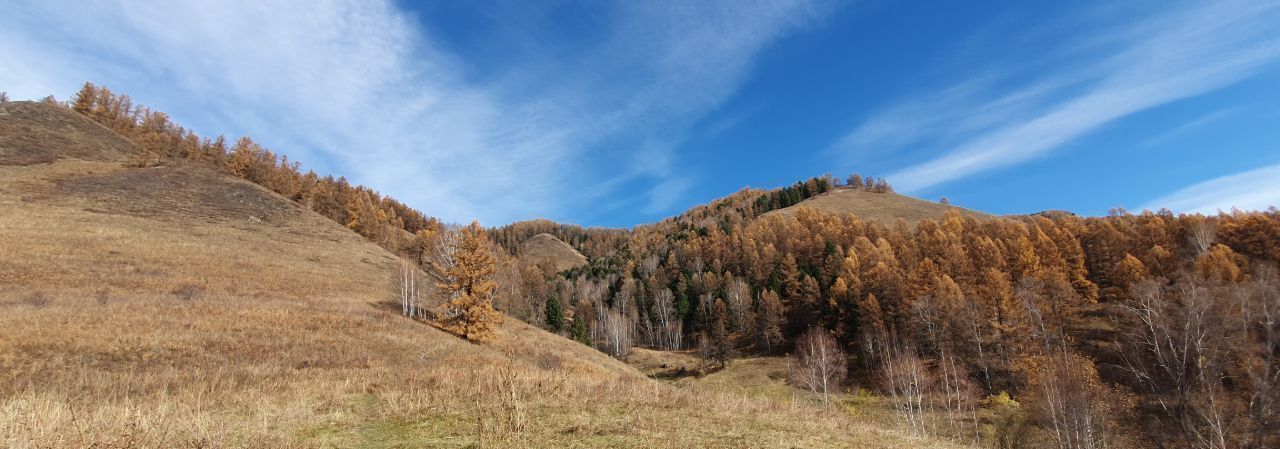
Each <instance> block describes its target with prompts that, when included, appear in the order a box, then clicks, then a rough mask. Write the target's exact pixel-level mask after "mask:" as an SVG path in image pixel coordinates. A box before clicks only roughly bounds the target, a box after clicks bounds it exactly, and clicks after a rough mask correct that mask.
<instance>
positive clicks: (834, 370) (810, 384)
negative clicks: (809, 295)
mask: <svg viewBox="0 0 1280 449" xmlns="http://www.w3.org/2000/svg"><path fill="white" fill-rule="evenodd" d="M787 366H788V371H789V374H790V377H791V382H792V383H794V384H796V385H797V386H799V387H801V388H804V389H805V390H808V391H809V392H810V393H812V394H813V395H814V396H817V397H820V398H822V404H823V405H828V404H830V403H831V394H832V393H836V392H839V391H840V384H841V383H842V382H844V378H845V374H846V373H847V372H846V370H847V369H848V359H847V357H845V354H844V351H843V350H841V349H840V344H839V343H837V342H836V339H835V338H834V337H832V336H831V334H830V333H829V332H827V331H826V330H825V329H822V328H819V327H813V328H810V329H809V330H808V331H806V332H805V333H804V334H803V335H801V336H800V339H799V340H798V341H797V342H796V352H795V354H792V355H791V358H790V359H789V363H788V365H787Z"/></svg>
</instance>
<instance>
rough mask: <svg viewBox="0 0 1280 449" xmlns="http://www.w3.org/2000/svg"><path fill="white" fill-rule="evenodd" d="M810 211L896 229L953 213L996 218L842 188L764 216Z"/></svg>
mask: <svg viewBox="0 0 1280 449" xmlns="http://www.w3.org/2000/svg"><path fill="white" fill-rule="evenodd" d="M806 207H807V208H810V209H815V210H820V211H823V212H831V213H838V214H853V215H856V216H857V217H858V218H860V219H862V220H864V221H870V222H875V223H879V224H882V225H885V226H892V225H893V224H894V223H895V222H896V221H897V220H898V219H899V218H901V219H903V220H905V221H906V222H907V224H908V225H914V224H916V223H919V222H920V221H921V220H924V219H934V220H937V219H941V218H942V216H943V214H945V213H946V212H947V211H949V210H956V211H959V212H960V213H961V214H964V215H968V216H971V217H974V218H976V219H979V220H983V219H989V218H992V215H989V214H985V213H982V212H978V211H974V210H970V209H965V208H963V207H957V206H951V205H947V204H942V203H935V202H932V201H926V200H922V199H919V198H913V197H910V196H906V195H901V194H898V193H894V192H873V191H870V190H866V189H851V188H845V187H838V188H836V189H834V190H831V191H829V192H826V193H823V194H821V195H817V196H814V197H812V198H809V199H806V200H804V201H801V202H800V203H799V204H795V205H793V206H790V207H785V208H782V209H778V210H774V211H771V212H768V213H766V214H764V215H765V216H769V215H783V216H787V215H794V214H795V211H796V209H799V208H806Z"/></svg>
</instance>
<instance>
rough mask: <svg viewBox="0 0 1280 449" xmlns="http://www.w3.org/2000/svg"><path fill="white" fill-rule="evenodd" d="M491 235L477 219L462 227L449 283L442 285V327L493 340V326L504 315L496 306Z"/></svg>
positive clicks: (467, 335)
mask: <svg viewBox="0 0 1280 449" xmlns="http://www.w3.org/2000/svg"><path fill="white" fill-rule="evenodd" d="M491 248H492V245H490V243H489V237H488V234H486V233H485V232H484V229H481V228H480V224H479V223H477V222H474V221H473V222H471V225H470V226H467V227H466V228H464V229H463V230H462V240H461V241H460V242H459V243H458V250H457V253H455V255H454V265H453V266H452V267H450V268H449V270H448V274H449V276H448V278H449V279H450V280H451V281H450V282H448V283H441V284H439V286H438V288H439V289H440V292H441V294H442V296H444V297H446V298H448V297H452V298H453V299H451V300H450V301H449V302H447V303H445V304H444V311H443V312H442V313H441V318H442V320H441V323H440V324H441V327H443V328H444V329H445V330H448V331H450V332H453V333H455V334H457V335H459V336H462V337H464V338H466V339H468V340H471V341H489V340H491V339H493V329H494V327H495V326H496V325H497V324H498V323H500V322H501V319H502V316H501V315H499V314H498V311H497V310H494V308H493V295H494V290H496V289H497V287H498V284H497V283H495V282H494V281H493V274H494V271H495V266H496V265H495V261H494V256H493V252H492V249H491Z"/></svg>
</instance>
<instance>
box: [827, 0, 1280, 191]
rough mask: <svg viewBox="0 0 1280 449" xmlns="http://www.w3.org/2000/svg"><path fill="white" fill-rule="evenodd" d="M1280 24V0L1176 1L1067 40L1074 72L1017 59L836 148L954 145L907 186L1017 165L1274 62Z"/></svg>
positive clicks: (903, 172) (910, 171) (916, 167)
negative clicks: (1039, 67)
mask: <svg viewBox="0 0 1280 449" xmlns="http://www.w3.org/2000/svg"><path fill="white" fill-rule="evenodd" d="M1277 22H1280V3H1277V2H1273V1H1272V2H1212V3H1206V4H1177V5H1174V6H1173V7H1172V8H1170V9H1169V11H1168V12H1165V13H1163V14H1160V15H1158V16H1155V17H1150V18H1146V19H1144V20H1142V21H1140V22H1138V23H1132V24H1124V25H1123V26H1119V27H1115V28H1114V29H1112V30H1111V31H1109V32H1106V33H1104V34H1103V35H1100V36H1092V37H1088V38H1081V39H1080V41H1079V42H1078V43H1077V44H1076V45H1074V46H1065V47H1064V48H1062V49H1060V51H1061V53H1063V54H1064V55H1068V54H1069V55H1070V57H1071V58H1074V59H1075V62H1074V63H1072V64H1059V66H1065V67H1069V68H1068V69H1066V70H1062V69H1059V68H1057V67H1055V70H1053V71H1051V72H1048V74H1046V75H1040V76H1029V75H1028V72H1030V73H1031V74H1033V75H1034V74H1035V73H1036V71H1035V70H1032V69H1030V68H1027V67H1017V66H1014V67H1011V68H1006V69H1004V70H997V71H992V72H989V73H988V74H987V76H985V77H979V78H977V79H975V80H971V81H964V82H960V83H956V84H953V85H952V86H951V87H949V88H945V89H943V90H942V91H941V92H938V93H934V94H930V95H927V96H922V97H919V98H916V99H909V100H906V101H904V102H902V103H901V104H898V105H895V106H891V107H889V108H888V109H887V110H885V111H884V112H883V113H881V114H876V116H875V118H873V119H871V120H868V121H866V122H864V123H863V124H861V125H860V126H859V127H857V128H855V129H854V130H853V131H852V132H850V133H849V134H848V135H846V136H845V137H844V138H843V139H841V140H840V141H839V142H838V143H837V144H836V146H835V151H837V152H838V153H839V154H841V155H843V157H845V158H847V157H848V156H849V155H855V156H856V155H859V154H861V153H859V151H867V149H870V148H875V149H877V150H883V149H904V148H910V147H912V146H921V145H929V146H933V147H944V148H949V149H950V150H948V151H945V152H943V153H942V154H941V155H936V156H934V157H932V158H928V159H926V160H923V161H921V162H918V163H915V164H913V165H909V166H907V167H904V168H901V169H899V170H896V171H894V172H892V173H890V174H889V175H888V176H887V178H889V179H890V180H891V181H892V182H893V183H894V185H895V187H897V188H899V189H900V190H904V191H907V192H915V191H921V190H924V189H927V188H929V187H932V186H935V185H938V184H942V183H946V182H949V181H953V180H957V179H960V178H964V177H968V176H972V175H975V174H979V173H982V172H986V171H989V170H994V169H998V168H1003V167H1009V166H1013V165H1017V164H1020V163H1023V162H1026V161H1029V160H1032V159H1034V158H1036V157H1039V156H1042V155H1044V154H1047V153H1049V152H1051V151H1053V150H1055V149H1056V148H1058V147H1060V146H1061V145H1063V144H1065V143H1067V142H1070V141H1072V140H1074V139H1076V138H1079V137H1081V136H1084V135H1087V134H1089V133H1090V132H1093V131H1095V130H1097V129H1099V128H1100V127H1102V126H1104V125H1107V124H1109V123H1111V122H1114V121H1116V120H1119V119H1122V118H1124V117H1126V116H1129V115H1131V114H1133V113H1136V112H1139V111H1143V110H1146V109H1150V108H1153V107H1157V106H1160V105H1164V104H1167V103H1170V102H1173V101H1177V100H1180V99H1184V98H1189V97H1193V96H1196V95H1200V94H1204V93H1207V92H1210V91H1213V90H1216V89H1220V88H1223V87H1226V86H1229V85H1231V84H1234V83H1237V82H1239V81H1242V80H1244V79H1248V78H1249V77H1251V76H1254V75H1256V74H1258V73H1260V72H1262V71H1264V70H1267V69H1269V68H1272V67H1274V65H1275V63H1276V62H1277V61H1280V29H1277V28H1276V27H1275V26H1274V24H1275V23H1277ZM1064 57H1065V56H1064ZM1041 72H1045V71H1044V70H1041ZM1028 77H1030V78H1031V80H1030V81H1023V82H1018V80H1025V79H1027V78H1028Z"/></svg>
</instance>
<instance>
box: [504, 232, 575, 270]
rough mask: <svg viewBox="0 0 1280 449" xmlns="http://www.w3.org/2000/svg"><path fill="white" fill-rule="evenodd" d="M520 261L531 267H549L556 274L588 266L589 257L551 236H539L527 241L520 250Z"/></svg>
mask: <svg viewBox="0 0 1280 449" xmlns="http://www.w3.org/2000/svg"><path fill="white" fill-rule="evenodd" d="M520 260H521V262H523V263H525V264H529V265H549V266H551V267H553V269H554V270H555V272H561V271H565V270H569V269H573V268H577V267H580V266H583V265H586V264H587V256H584V255H582V253H580V252H578V250H576V249H574V248H573V247H572V246H569V244H568V243H565V242H562V241H560V239H558V238H556V237H555V236H553V235H551V234H538V235H535V236H533V237H530V238H529V240H526V241H525V242H524V245H522V246H521V248H520Z"/></svg>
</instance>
